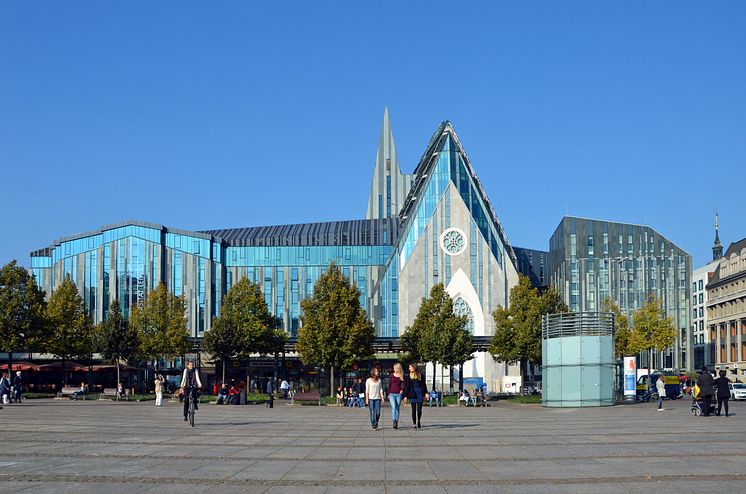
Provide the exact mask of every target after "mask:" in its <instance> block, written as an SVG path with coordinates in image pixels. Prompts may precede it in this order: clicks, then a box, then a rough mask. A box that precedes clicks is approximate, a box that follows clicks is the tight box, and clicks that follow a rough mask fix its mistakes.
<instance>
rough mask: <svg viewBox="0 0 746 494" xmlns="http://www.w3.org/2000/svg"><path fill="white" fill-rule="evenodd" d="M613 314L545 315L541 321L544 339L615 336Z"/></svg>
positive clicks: (571, 313)
mask: <svg viewBox="0 0 746 494" xmlns="http://www.w3.org/2000/svg"><path fill="white" fill-rule="evenodd" d="M613 335H614V313H613V312H563V313H561V314H545V315H544V317H542V321H541V337H542V339H545V340H546V339H549V338H562V337H565V336H613Z"/></svg>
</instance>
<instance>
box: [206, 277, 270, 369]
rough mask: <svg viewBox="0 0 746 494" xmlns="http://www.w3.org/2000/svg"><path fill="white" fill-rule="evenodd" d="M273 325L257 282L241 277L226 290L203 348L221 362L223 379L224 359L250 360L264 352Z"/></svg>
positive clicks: (268, 344)
mask: <svg viewBox="0 0 746 494" xmlns="http://www.w3.org/2000/svg"><path fill="white" fill-rule="evenodd" d="M275 325H276V319H275V318H274V317H273V316H272V314H271V313H270V311H269V308H268V307H267V303H266V301H265V299H264V294H263V293H262V290H261V288H260V287H259V285H258V284H256V283H252V282H250V281H249V279H248V278H246V277H244V278H241V280H240V281H239V282H238V283H236V284H235V285H233V286H232V287H231V289H230V290H228V293H227V294H226V296H225V300H224V301H223V306H222V307H221V309H220V316H219V317H218V318H217V319H215V322H214V323H213V325H212V328H211V329H210V331H208V332H207V333H206V334H205V339H204V344H205V349H206V350H207V351H208V352H209V353H210V354H211V355H212V356H213V357H215V358H217V359H218V360H220V361H221V362H222V363H223V382H225V363H226V362H230V361H232V360H235V359H237V358H246V359H250V358H251V354H252V353H267V351H266V350H267V348H269V347H271V342H272V339H273V338H274V336H275V335H274V333H273V328H274V326H275ZM249 382H251V381H250V376H249Z"/></svg>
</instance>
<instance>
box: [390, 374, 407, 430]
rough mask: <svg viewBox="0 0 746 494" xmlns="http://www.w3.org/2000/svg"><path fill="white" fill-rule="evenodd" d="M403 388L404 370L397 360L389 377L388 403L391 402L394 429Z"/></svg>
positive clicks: (396, 427) (397, 422)
mask: <svg viewBox="0 0 746 494" xmlns="http://www.w3.org/2000/svg"><path fill="white" fill-rule="evenodd" d="M403 389H404V370H403V369H402V366H401V364H400V363H399V362H397V363H395V364H394V373H393V374H391V377H390V378H389V403H391V419H392V420H393V421H394V429H398V428H399V408H400V407H401V400H402V394H401V393H402V391H403Z"/></svg>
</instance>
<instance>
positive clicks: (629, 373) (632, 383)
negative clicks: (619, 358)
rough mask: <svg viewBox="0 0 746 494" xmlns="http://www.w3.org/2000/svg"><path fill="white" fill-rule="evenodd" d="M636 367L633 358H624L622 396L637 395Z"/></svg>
mask: <svg viewBox="0 0 746 494" xmlns="http://www.w3.org/2000/svg"><path fill="white" fill-rule="evenodd" d="M636 381H637V365H635V357H624V396H635V395H636V394H637V383H636Z"/></svg>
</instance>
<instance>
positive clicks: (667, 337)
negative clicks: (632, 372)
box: [629, 295, 676, 383]
mask: <svg viewBox="0 0 746 494" xmlns="http://www.w3.org/2000/svg"><path fill="white" fill-rule="evenodd" d="M675 340H676V327H675V326H674V322H673V320H672V319H671V318H670V317H667V316H666V313H665V311H664V310H663V307H661V304H660V301H659V300H658V299H657V298H655V297H654V296H652V295H651V296H650V297H649V298H648V301H647V302H646V303H645V305H643V306H642V307H640V308H639V309H637V310H636V311H635V312H634V313H633V314H632V331H630V335H629V349H630V350H631V351H632V352H634V353H642V352H647V353H648V383H650V363H651V362H652V359H653V350H658V351H663V350H665V349H666V348H669V347H670V346H671V345H673V343H674V341H675Z"/></svg>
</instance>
